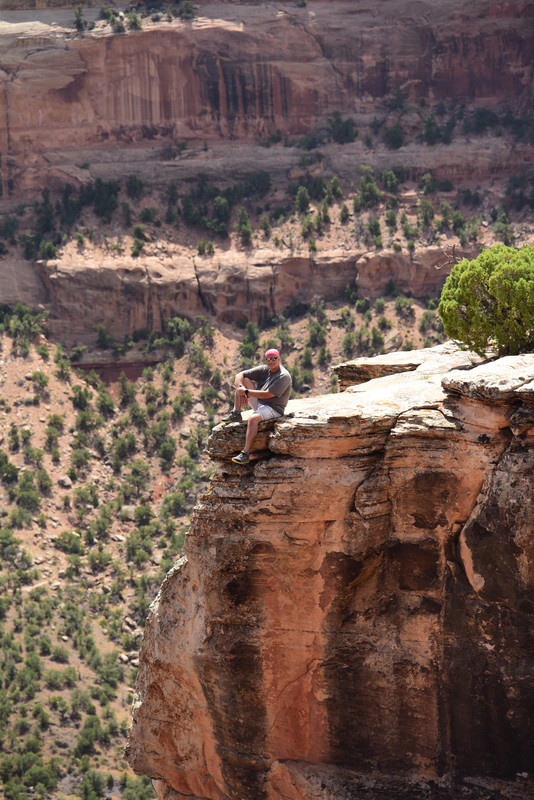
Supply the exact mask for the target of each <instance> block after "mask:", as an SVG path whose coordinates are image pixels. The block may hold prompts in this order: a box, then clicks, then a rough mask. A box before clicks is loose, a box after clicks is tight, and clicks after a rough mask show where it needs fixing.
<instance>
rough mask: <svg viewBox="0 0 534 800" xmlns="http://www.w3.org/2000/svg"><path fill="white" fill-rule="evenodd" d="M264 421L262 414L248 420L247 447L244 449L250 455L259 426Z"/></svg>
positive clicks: (253, 415)
mask: <svg viewBox="0 0 534 800" xmlns="http://www.w3.org/2000/svg"><path fill="white" fill-rule="evenodd" d="M261 420H262V417H261V414H251V415H250V417H249V418H248V424H247V435H246V438H245V447H244V448H243V449H244V450H245V451H246V452H247V453H250V448H251V447H252V444H253V442H254V439H255V438H256V434H257V433H258V425H259V424H260V422H261Z"/></svg>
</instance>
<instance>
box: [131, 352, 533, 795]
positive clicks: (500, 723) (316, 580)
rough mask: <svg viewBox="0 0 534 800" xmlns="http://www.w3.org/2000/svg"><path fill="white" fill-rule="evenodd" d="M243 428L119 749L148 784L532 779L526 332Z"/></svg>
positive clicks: (161, 600)
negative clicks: (250, 429) (237, 461)
mask: <svg viewBox="0 0 534 800" xmlns="http://www.w3.org/2000/svg"><path fill="white" fill-rule="evenodd" d="M412 355H413V354H412ZM403 357H404V354H403ZM413 362H415V358H414V359H413ZM243 431H244V426H243V425H228V426H223V427H218V428H216V429H215V430H214V432H213V435H212V437H211V439H210V443H209V450H210V453H211V455H212V457H213V458H214V459H216V460H217V461H218V462H219V465H218V467H217V469H216V471H215V473H214V475H213V479H212V482H211V486H210V488H209V490H208V492H207V493H206V494H205V495H204V496H203V497H202V498H201V500H200V501H199V503H198V505H197V507H196V509H195V512H194V515H193V519H192V524H191V528H190V531H189V532H188V534H187V536H186V547H185V551H186V556H185V557H184V558H183V559H182V560H181V561H180V562H178V563H177V564H176V565H175V567H174V568H173V569H172V570H171V571H170V573H169V574H168V575H167V577H166V579H165V581H164V583H163V585H162V587H161V590H160V592H159V594H158V596H157V598H156V600H155V601H154V603H153V605H152V607H151V610H150V614H149V618H148V621H147V625H146V629H145V634H144V641H143V646H142V650H141V656H140V662H141V663H140V671H139V678H138V683H137V689H136V695H135V700H134V709H133V724H132V728H131V731H130V738H129V745H128V748H127V758H128V760H129V762H130V764H131V765H132V767H133V768H134V770H135V771H136V772H138V773H141V774H145V775H149V776H151V777H152V778H153V779H154V781H155V785H156V787H157V791H158V796H159V798H160V799H161V800H163V799H165V800H178V798H185V797H188V798H196V799H197V800H199V799H200V798H201V799H202V800H208V799H209V800H226V799H227V798H228V799H230V798H231V799H232V800H244V799H245V798H246V800H275V798H276V799H277V800H278V799H279V798H290V800H312V798H313V800H349V798H362V797H365V798H368V800H378V799H379V798H380V800H382V799H383V800H385V798H389V799H391V798H401V797H402V798H408V797H410V798H412V800H413V798H422V797H426V798H429V797H430V798H436V800H437V798H441V799H442V800H443V799H444V798H451V799H452V798H457V797H458V796H459V794H458V793H460V794H461V796H462V797H470V798H475V797H476V798H488V800H489V798H491V800H495V799H496V798H504V797H525V798H526V797H527V796H528V795H529V792H532V789H533V788H534V787H533V786H532V783H531V782H530V783H529V781H530V778H529V775H528V773H529V771H530V769H531V766H532V763H533V757H534V752H533V742H534V737H533V733H534V730H533V727H534V719H533V716H532V713H531V709H532V707H533V703H534V689H533V684H532V675H533V669H534V655H533V651H532V637H533V634H534V577H533V575H534V549H533V544H532V542H533V536H532V534H533V526H534V514H533V509H532V498H533V496H534V491H533V490H534V469H533V467H534V450H533V439H534V356H532V355H531V356H520V357H515V358H503V359H500V360H498V361H493V362H489V363H482V364H478V365H475V361H474V360H473V361H472V362H470V361H469V358H467V359H466V354H464V353H455V352H447V348H440V349H438V350H437V351H436V352H435V353H434V354H433V357H430V355H429V354H427V358H426V360H425V362H424V363H423V364H420V365H419V366H417V367H416V368H415V369H412V370H411V371H410V372H405V373H402V374H398V375H386V376H384V377H377V378H375V379H373V380H370V381H368V382H367V383H363V384H360V385H359V386H354V387H350V388H348V389H347V391H346V392H343V393H341V394H338V395H328V396H323V397H316V398H311V399H306V400H296V401H292V402H291V404H290V407H289V409H288V414H287V416H286V417H284V418H282V419H280V420H279V421H275V422H274V423H270V424H269V425H267V426H266V428H265V429H264V430H263V431H262V432H261V435H260V437H259V439H258V441H257V447H258V453H257V454H258V455H261V456H262V457H261V458H259V459H258V460H257V461H255V462H253V463H252V464H251V465H249V466H248V467H237V466H236V465H234V464H232V462H230V461H228V460H227V459H228V458H229V456H230V455H231V454H232V453H233V452H236V450H238V449H240V447H241V445H242V441H243V435H244V434H243ZM518 773H519V777H517V779H516V780H514V779H515V778H516V776H517V774H518Z"/></svg>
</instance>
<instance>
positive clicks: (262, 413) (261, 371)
mask: <svg viewBox="0 0 534 800" xmlns="http://www.w3.org/2000/svg"><path fill="white" fill-rule="evenodd" d="M265 361H266V362H267V363H266V364H259V365H258V366H257V367H252V369H245V370H243V372H238V373H237V375H236V376H235V384H234V385H235V397H234V409H233V411H230V413H229V414H227V416H226V417H223V419H222V420H221V422H241V421H242V417H241V409H242V408H244V406H246V405H247V404H248V403H250V405H251V406H252V409H253V411H254V413H253V414H251V415H250V417H249V419H248V425H247V435H246V439H245V447H244V449H243V450H241V452H240V453H239V454H238V455H237V456H234V458H232V461H235V463H236V464H248V462H249V461H250V455H249V454H250V449H251V447H252V443H253V442H254V439H255V437H256V434H257V432H258V425H259V424H260V422H261V421H262V420H263V421H265V420H268V419H276V417H281V416H282V414H283V413H284V409H285V407H286V405H287V401H288V400H289V395H290V394H291V375H290V374H289V372H288V371H287V369H286V368H285V367H283V366H282V365H281V363H280V353H279V352H278V350H274V349H271V350H267V352H266V353H265Z"/></svg>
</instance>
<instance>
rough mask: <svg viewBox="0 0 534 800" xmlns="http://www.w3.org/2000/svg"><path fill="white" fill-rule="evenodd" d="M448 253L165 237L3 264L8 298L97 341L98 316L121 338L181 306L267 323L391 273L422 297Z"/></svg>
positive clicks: (379, 288) (158, 324)
mask: <svg viewBox="0 0 534 800" xmlns="http://www.w3.org/2000/svg"><path fill="white" fill-rule="evenodd" d="M458 252H462V253H464V254H465V255H468V254H470V255H474V254H475V253H474V252H473V251H471V253H469V251H468V250H466V249H465V250H458ZM443 261H444V254H443V251H442V250H441V248H438V247H432V248H428V249H427V250H424V251H421V252H419V253H417V254H416V255H414V256H410V255H408V254H403V253H395V252H394V251H393V250H389V251H385V252H383V253H381V254H380V255H379V254H377V253H374V252H365V251H361V250H360V251H358V250H355V249H350V250H343V249H336V250H333V251H330V252H327V253H323V254H319V253H318V254H316V255H315V256H314V257H313V256H310V255H305V254H304V252H301V253H295V254H294V255H288V256H284V255H281V254H280V252H279V251H278V250H276V249H275V248H268V247H264V248H259V249H258V250H256V251H255V252H252V253H246V252H236V251H232V250H229V251H228V252H227V253H223V254H217V255H216V256H215V257H213V258H209V257H203V256H197V255H196V254H195V253H194V251H190V252H189V254H188V255H186V254H185V253H180V254H177V253H175V252H173V251H172V247H167V246H165V245H164V244H161V245H158V246H156V247H155V248H154V253H153V255H147V256H145V257H143V256H141V258H137V259H134V258H132V257H130V256H126V255H124V256H120V257H119V256H117V257H114V258H111V257H109V258H108V259H107V261H106V262H105V263H103V264H101V265H99V264H96V263H95V262H94V260H93V259H92V258H91V254H89V255H88V256H85V257H84V256H83V255H82V254H79V253H76V252H75V251H74V248H72V255H71V257H67V258H63V259H61V260H60V261H57V262H56V261H47V262H37V264H36V273H34V274H33V281H32V280H30V278H31V277H32V270H31V269H30V268H29V267H27V266H26V269H25V270H23V269H20V268H19V267H18V265H17V263H13V264H12V265H11V264H5V265H4V271H3V274H2V275H1V276H0V296H1V297H2V300H3V302H5V303H9V302H11V303H13V304H14V303H16V302H17V301H18V300H20V299H21V296H25V297H27V298H29V301H30V302H31V300H37V301H38V302H41V303H44V304H45V305H46V307H47V308H49V309H50V311H51V319H50V324H49V328H50V330H51V332H52V333H53V335H54V336H57V337H59V338H60V340H61V341H63V342H67V343H70V344H72V343H74V342H78V343H81V342H91V341H93V340H94V336H95V330H96V325H97V323H103V324H105V325H106V327H107V329H108V331H109V332H110V333H111V334H112V335H113V336H116V337H117V338H122V337H123V336H124V335H125V334H129V333H131V332H132V331H134V330H136V329H140V328H145V327H146V328H148V329H149V330H162V329H163V326H164V323H165V321H166V320H167V319H169V317H172V316H174V315H175V314H183V315H186V316H195V315H196V314H206V315H209V316H210V317H211V318H212V319H213V320H214V321H216V323H217V324H219V325H220V324H224V323H235V322H247V321H248V320H253V321H259V322H266V321H267V320H269V319H272V318H273V317H274V316H275V315H281V314H284V313H286V312H287V310H288V308H289V307H290V306H291V303H294V302H297V303H303V304H306V305H309V304H310V303H311V302H312V300H313V298H314V297H317V296H320V297H324V298H325V299H326V300H331V299H337V298H339V297H341V296H342V294H343V290H344V289H345V287H346V286H347V284H349V285H350V286H354V285H355V286H356V287H357V288H358V291H359V292H360V296H362V297H371V298H373V297H376V296H378V295H379V294H381V293H383V291H384V289H385V287H386V285H387V283H388V281H394V283H395V284H396V285H397V286H398V287H399V289H400V290H401V291H408V290H409V291H411V292H412V293H413V294H414V295H415V296H418V297H420V296H421V295H424V294H430V295H432V294H434V293H435V292H436V291H438V290H439V288H440V287H441V285H442V283H443V281H444V279H445V277H446V275H447V274H448V272H449V271H450V266H449V267H446V268H444V269H442V270H437V269H435V267H436V266H437V265H442V264H443ZM23 277H24V280H23Z"/></svg>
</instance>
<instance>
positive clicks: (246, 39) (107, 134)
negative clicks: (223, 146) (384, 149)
mask: <svg viewBox="0 0 534 800" xmlns="http://www.w3.org/2000/svg"><path fill="white" fill-rule="evenodd" d="M200 13H201V14H202V13H204V14H205V17H200V18H199V19H198V20H197V21H195V22H193V23H186V24H183V23H180V22H179V21H174V22H172V23H165V24H163V23H160V24H159V25H158V26H153V25H151V24H150V23H147V24H146V30H143V31H140V32H129V33H128V34H127V35H111V34H109V35H104V34H102V33H101V32H99V33H98V34H93V35H85V36H84V37H83V38H78V37H76V38H74V37H73V38H70V36H69V37H67V38H64V37H62V36H59V37H58V36H57V33H56V32H55V31H52V30H51V29H49V30H46V29H44V30H43V31H42V32H41V34H40V36H36V35H35V33H32V34H31V35H26V36H24V35H23V34H22V35H18V36H14V35H13V34H10V33H9V32H7V33H4V36H3V39H4V43H5V46H4V47H3V53H2V56H1V57H0V66H1V68H2V70H3V72H2V73H1V77H0V80H1V81H2V84H3V87H2V92H0V118H1V119H2V121H3V124H2V125H0V130H1V131H2V133H1V134H0V137H1V138H0V141H1V145H2V147H1V152H2V167H1V170H2V181H3V188H4V193H8V192H15V193H16V192H19V191H21V189H23V187H24V180H25V178H24V174H25V173H26V172H27V171H28V170H31V168H32V165H38V164H40V165H41V168H42V165H43V164H44V162H43V161H41V160H40V156H41V155H43V154H45V153H50V152H55V153H57V152H62V151H64V150H69V149H70V150H72V149H78V150H80V149H83V148H88V147H95V146H96V147H98V146H102V147H104V148H105V149H106V150H110V149H112V148H113V147H117V146H120V147H122V148H124V147H126V146H127V145H129V144H130V145H132V144H135V143H139V142H154V141H156V140H157V139H162V138H163V139H165V138H166V139H167V140H168V139H169V137H180V138H186V139H188V138H191V137H193V138H196V139H200V140H202V139H205V140H210V139H212V140H213V139H217V140H218V139H220V137H223V138H225V139H235V138H239V139H241V140H246V139H248V140H252V139H255V138H256V137H258V136H260V137H263V136H266V135H269V134H271V133H274V132H275V131H276V130H277V129H278V130H280V131H281V132H282V133H283V134H288V135H298V134H302V133H304V132H306V131H308V130H309V129H310V127H313V126H314V125H315V124H317V122H318V121H323V122H324V120H325V118H326V116H327V115H328V114H331V113H332V112H333V111H335V110H341V111H342V112H344V113H353V114H356V115H357V114H360V113H361V114H372V113H374V112H375V108H374V103H375V102H376V100H377V99H381V98H383V97H385V96H388V95H392V94H393V92H394V91H395V89H396V87H400V86H402V87H403V91H404V92H405V93H406V95H407V96H408V97H409V100H410V101H411V102H416V103H418V102H419V101H420V100H423V99H424V100H425V101H426V102H427V103H434V102H436V101H438V100H441V99H442V100H444V101H448V100H450V99H451V98H454V99H455V100H456V102H458V103H467V104H469V103H474V102H476V103H477V104H479V105H484V106H487V107H495V106H498V105H503V106H506V107H511V108H513V109H514V110H516V111H521V110H528V109H529V108H531V107H532V101H533V95H532V91H533V90H532V81H531V78H530V74H531V73H530V70H531V64H532V61H533V59H534V34H533V30H534V26H533V25H532V24H531V21H532V16H533V11H532V3H531V2H529V1H527V0H511V2H508V3H506V4H502V3H487V2H483V1H482V0H476V2H473V3H469V4H467V5H466V4H465V3H464V2H463V0H445V1H444V2H442V3H439V4H436V3H433V2H422V3H417V4H413V3H411V2H408V0H402V2H399V1H398V0H388V1H387V2H381V3H380V6H379V7H378V6H374V5H372V4H371V5H364V4H363V3H360V2H353V0H350V2H349V1H348V0H347V2H343V1H342V0H337V2H330V3H322V2H309V3H308V6H307V7H306V8H303V9H300V8H298V7H296V6H295V4H291V5H287V6H278V4H270V3H265V4H252V3H239V4H237V3H232V4H217V3H215V4H204V5H203V6H201V8H200ZM114 159H116V160H117V159H118V160H119V161H120V155H119V154H118V153H116V154H115V156H114ZM84 160H85V159H84ZM55 163H57V159H56V158H53V157H50V156H49V157H48V160H47V162H46V164H47V167H48V169H50V168H51V167H53V165H54V164H55Z"/></svg>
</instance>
